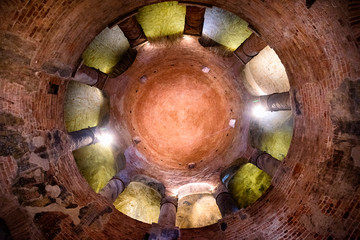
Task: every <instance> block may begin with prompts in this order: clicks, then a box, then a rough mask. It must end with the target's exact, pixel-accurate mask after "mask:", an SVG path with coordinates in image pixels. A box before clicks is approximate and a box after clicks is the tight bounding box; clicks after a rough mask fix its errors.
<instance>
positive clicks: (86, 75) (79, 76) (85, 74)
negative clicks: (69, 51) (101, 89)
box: [72, 64, 107, 86]
mask: <svg viewBox="0 0 360 240" xmlns="http://www.w3.org/2000/svg"><path fill="white" fill-rule="evenodd" d="M72 79H73V80H75V81H77V82H81V83H84V84H87V85H90V86H94V85H98V84H100V83H102V82H105V81H106V79H107V75H106V74H105V73H102V72H100V71H99V70H96V69H94V68H91V67H88V66H86V65H84V64H81V66H80V67H79V68H78V69H77V71H76V73H75V75H74V77H73V78H72Z"/></svg>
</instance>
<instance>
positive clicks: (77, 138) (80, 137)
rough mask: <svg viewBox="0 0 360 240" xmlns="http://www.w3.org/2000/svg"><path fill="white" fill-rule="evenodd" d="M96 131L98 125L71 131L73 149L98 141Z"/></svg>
mask: <svg viewBox="0 0 360 240" xmlns="http://www.w3.org/2000/svg"><path fill="white" fill-rule="evenodd" d="M95 132H96V127H91V128H85V129H81V130H79V131H75V132H70V133H69V136H70V139H71V140H72V142H71V147H70V148H71V151H74V150H76V149H79V148H81V147H84V146H88V145H91V144H93V143H95V141H96V137H95Z"/></svg>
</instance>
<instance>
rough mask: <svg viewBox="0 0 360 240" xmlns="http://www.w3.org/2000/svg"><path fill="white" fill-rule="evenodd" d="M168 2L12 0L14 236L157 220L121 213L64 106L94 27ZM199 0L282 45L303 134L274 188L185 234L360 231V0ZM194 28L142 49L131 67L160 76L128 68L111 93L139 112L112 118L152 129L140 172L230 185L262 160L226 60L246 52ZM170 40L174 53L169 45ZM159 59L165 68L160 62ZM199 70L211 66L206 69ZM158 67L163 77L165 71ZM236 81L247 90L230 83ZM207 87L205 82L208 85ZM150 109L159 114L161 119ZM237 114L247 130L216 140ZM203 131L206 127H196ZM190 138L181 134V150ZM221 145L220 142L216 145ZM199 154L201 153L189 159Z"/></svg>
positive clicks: (9, 210)
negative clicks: (238, 168) (224, 48)
mask: <svg viewBox="0 0 360 240" xmlns="http://www.w3.org/2000/svg"><path fill="white" fill-rule="evenodd" d="M156 2H160V1H151V2H150V1H149V2H145V1H130V0H124V1H108V0H105V1H93V0H84V1H81V2H75V1H55V0H49V1H34V2H27V3H22V2H17V1H3V2H1V3H0V12H1V14H0V15H1V16H0V19H1V21H0V39H1V49H0V52H1V55H0V66H1V68H0V78H1V81H0V130H1V134H0V184H1V188H0V192H1V193H0V200H1V201H0V226H1V227H2V228H1V229H0V236H1V234H3V233H6V232H9V233H10V234H11V236H12V238H13V239H54V238H56V239H79V238H92V239H143V238H144V236H146V234H147V233H148V232H149V231H150V228H151V225H149V224H146V223H143V222H140V221H137V220H135V219H132V218H130V217H128V216H126V215H124V214H122V213H120V212H118V211H117V210H116V209H115V208H114V207H113V206H112V205H110V204H109V203H108V202H107V201H106V200H105V199H104V198H102V197H101V196H99V195H98V194H96V193H95V192H94V191H92V190H91V188H90V187H89V185H88V183H87V182H86V181H85V180H84V178H83V177H82V176H81V175H80V173H79V170H78V168H77V166H76V163H75V161H74V157H73V155H72V154H71V151H70V150H71V146H70V144H69V142H68V136H67V133H66V131H65V126H64V113H63V105H64V98H65V92H66V88H67V85H68V83H69V79H71V78H72V77H73V73H75V72H76V70H77V67H78V66H79V61H80V60H79V59H81V54H82V53H83V52H84V50H85V49H86V47H87V46H88V45H89V43H90V42H91V41H92V40H93V39H94V37H95V36H96V35H97V34H98V33H99V32H100V31H101V30H102V29H104V28H105V27H106V26H108V25H109V24H111V23H112V22H113V21H114V20H115V19H117V18H118V17H119V16H126V15H127V14H129V13H132V12H133V11H135V10H136V9H139V8H140V7H142V6H145V5H148V4H152V3H156ZM180 2H181V1H180ZM306 2H309V1H306ZM193 3H195V4H197V3H201V4H205V5H207V6H216V7H219V8H222V9H225V10H227V11H231V12H233V13H235V14H236V15H238V16H240V17H241V18H242V19H244V20H246V21H247V22H248V23H249V24H250V25H251V26H252V28H254V29H256V31H257V32H258V33H259V34H260V35H261V37H262V38H263V39H264V40H265V41H266V42H267V43H268V44H269V45H270V46H271V47H272V48H273V49H274V50H275V51H276V53H277V54H278V56H279V58H280V59H281V61H282V63H283V64H284V66H285V69H286V73H287V75H288V78H289V82H290V96H291V104H292V109H293V116H294V134H293V139H292V143H291V146H290V149H289V153H288V155H287V156H286V158H285V159H284V161H283V162H282V163H281V165H280V167H279V169H278V170H277V171H276V174H275V176H274V177H273V179H272V183H271V185H272V186H271V187H270V189H269V190H268V192H267V194H266V195H264V196H263V197H262V198H260V199H259V200H258V201H257V202H256V203H254V204H253V205H251V206H249V207H247V208H246V209H241V210H240V211H238V212H235V213H233V214H231V215H228V216H226V217H224V218H223V219H221V220H219V222H218V223H216V224H213V225H210V226H207V227H203V228H197V229H181V230H180V239H356V238H358V237H360V225H359V222H360V215H359V213H360V202H359V199H360V188H359V186H360V158H359V155H360V153H359V152H360V150H359V148H360V147H359V145H360V139H359V135H360V132H359V131H360V130H359V129H360V126H359V121H360V114H359V112H360V110H359V105H360V104H359V102H360V100H359V99H360V97H359V96H360V90H359V89H360V81H359V79H360V64H359V63H360V61H359V60H360V54H359V45H358V42H357V41H358V39H356V37H357V36H358V33H357V32H356V30H357V29H358V25H356V21H354V19H356V17H357V16H358V15H357V14H358V12H356V9H357V8H356V3H355V2H353V1H341V2H335V1H329V2H321V1H315V3H313V4H312V5H309V4H308V5H306V3H305V1H296V2H290V1H287V2H283V3H279V2H274V3H270V2H267V1H260V0H259V1H223V2H219V1H211V0H205V1H194V2H193ZM349 9H350V10H351V11H349ZM354 9H355V10H354ZM350 14H351V15H350ZM349 19H350V20H351V21H349ZM185 40H186V39H184V40H183V41H181V43H175V44H179V47H178V48H171V47H166V46H165V47H159V49H151V48H149V49H146V48H144V49H143V50H139V52H138V56H137V59H139V57H142V60H143V62H146V61H145V60H144V59H145V58H149V59H151V61H152V63H153V64H149V65H148V66H145V65H143V66H142V65H141V64H139V63H137V62H136V60H135V62H134V65H133V66H132V68H130V69H129V70H128V71H127V72H125V73H124V74H123V75H120V77H123V78H141V77H142V76H143V75H146V76H147V77H148V81H147V83H146V84H148V85H149V86H148V87H147V88H146V90H143V89H144V88H143V85H142V83H141V82H140V81H138V82H136V83H135V82H134V83H132V84H129V85H128V86H127V90H126V91H125V90H124V89H123V88H122V87H123V86H124V85H122V84H124V81H123V82H122V83H119V82H118V83H116V82H112V81H115V78H114V79H113V80H109V81H108V82H107V83H106V84H105V85H104V90H105V91H107V92H108V94H109V95H110V97H113V98H114V99H115V100H116V97H121V96H122V95H124V96H126V97H127V101H128V102H127V104H125V108H126V110H128V112H129V114H127V115H126V116H119V115H118V114H119V113H118V112H117V111H116V109H117V108H118V107H119V106H118V105H117V104H113V105H111V109H110V111H111V116H110V123H111V124H112V125H113V126H114V128H115V129H116V128H117V126H116V125H117V124H120V125H121V124H123V123H126V124H128V125H131V124H133V125H134V128H133V129H129V131H130V132H131V135H133V136H138V137H139V138H140V140H141V142H140V143H139V144H137V146H140V147H141V146H142V147H144V146H145V147H146V146H148V147H147V149H144V148H143V149H142V150H141V152H140V153H141V154H139V153H138V152H136V149H131V150H130V152H131V151H132V152H131V154H132V155H133V156H139V155H143V156H144V157H141V158H133V159H132V160H131V162H130V163H129V164H130V167H129V168H128V170H126V171H129V174H130V172H134V173H140V174H147V175H150V176H151V177H157V179H159V180H161V181H162V182H163V183H164V185H165V186H166V187H167V189H168V190H171V188H172V187H173V188H176V187H178V186H180V185H183V184H186V183H188V182H196V181H197V180H198V179H199V180H200V179H201V181H202V182H209V183H216V182H217V181H218V178H219V176H220V174H221V172H222V171H223V170H225V168H226V167H227V166H229V165H230V163H231V161H232V159H233V158H237V157H245V158H249V157H250V155H251V153H252V149H251V148H250V147H248V146H247V143H246V137H243V136H244V134H242V133H247V131H248V129H247V128H246V126H247V121H248V119H246V118H245V117H243V116H242V115H241V113H242V112H243V111H246V106H245V102H246V101H245V99H246V94H243V95H242V93H241V92H243V89H241V87H239V86H237V85H234V84H235V81H233V78H236V77H237V76H239V75H240V73H239V72H237V70H236V68H229V69H225V67H224V66H226V64H228V63H229V62H228V61H234V64H233V65H235V64H240V63H237V62H235V59H234V58H225V57H222V56H218V57H215V58H213V59H209V58H206V57H207V56H208V55H207V54H209V53H208V52H206V51H205V50H204V49H203V48H201V45H200V44H199V43H198V42H197V41H193V38H192V37H189V39H188V41H189V42H188V43H185V42H186V41H185ZM191 41H193V42H191ZM177 49H182V52H187V53H188V54H187V55H186V56H187V58H186V60H187V62H186V65H185V62H184V61H181V59H180V58H178V57H177V52H176V51H177ZM161 51H167V52H168V51H173V52H172V55H168V56H167V57H159V56H162V55H160V53H161ZM172 56H173V57H172ZM200 58H201V59H200ZM225 63H226V64H225ZM137 64H138V65H137ZM188 64H190V65H192V66H191V67H189V65H188ZM204 66H206V67H209V68H210V72H209V73H208V74H205V73H204V72H201V68H202V67H204ZM154 67H156V68H159V69H162V70H161V71H159V72H156V73H154V71H153V68H154ZM170 69H172V70H171V71H172V72H171V73H170V72H168V71H170ZM150 70H151V72H150ZM198 72H199V73H198ZM173 73H175V75H172V76H173V77H176V78H177V79H179V81H177V82H176V83H172V82H171V81H172V78H171V77H170V74H173ZM193 74H198V75H199V76H198V77H197V78H192V77H193ZM201 74H202V75H201ZM224 74H225V75H224ZM154 76H155V77H157V78H159V79H163V81H161V82H156V81H153V82H152V81H151V80H152V79H151V78H152V77H154ZM223 76H226V79H228V81H224V82H221V83H215V82H214V78H215V77H216V78H218V77H223ZM182 79H183V80H182ZM189 83H191V84H192V85H193V87H192V88H189V87H188V85H189ZM203 83H206V84H203ZM172 84H173V85H172ZM216 84H218V85H216ZM168 85H172V86H174V88H173V90H172V88H168V90H166V91H161V88H162V87H164V86H168ZM224 89H225V90H226V89H231V90H233V93H229V94H224V92H220V90H224ZM117 90H118V91H117ZM137 90H138V92H136V91H137ZM195 90H196V91H195ZM116 91H117V92H116ZM121 91H123V92H122V93H121ZM172 91H174V92H172ZM193 91H195V92H196V94H194V93H193ZM180 92H181V94H186V95H187V96H188V98H187V100H182V99H174V97H173V96H174V94H180ZM199 92H201V93H203V94H201V95H197V94H199ZM231 94H234V95H231ZM214 99H216V101H214ZM117 100H120V99H117ZM187 101H199V106H200V107H204V109H203V111H205V109H208V110H209V111H208V112H206V114H204V115H203V114H200V115H198V116H196V117H197V118H198V123H201V124H200V126H199V129H192V127H193V126H192V122H191V121H192V119H191V118H187V117H186V116H187V114H188V112H193V111H194V109H193V106H192V107H189V104H188V102H187ZM212 101H214V102H212ZM115 102H116V101H114V103H115ZM165 102H166V103H169V104H167V105H166V106H165V110H166V111H168V112H169V113H170V112H171V111H172V109H171V106H172V105H176V106H180V107H182V108H183V112H182V113H181V112H180V113H181V114H180V113H179V112H176V113H174V114H175V115H174V116H173V118H172V119H168V118H167V117H166V116H165V115H162V112H161V111H159V110H158V107H161V106H162V104H164V103H165ZM152 103H153V104H152ZM230 109H231V111H230ZM197 110H198V109H197ZM130 111H134V113H136V115H135V116H134V114H133V115H131V114H130ZM145 114H146V116H149V115H150V116H158V117H159V118H155V117H154V118H151V119H149V118H147V117H145ZM170 115H171V114H170ZM233 117H234V118H237V124H238V125H237V127H238V130H237V132H235V131H234V130H232V129H226V130H225V131H224V132H221V134H219V135H216V136H214V137H213V138H212V139H211V141H207V140H206V141H205V140H204V139H206V138H207V137H208V136H209V134H210V133H212V131H215V132H218V131H222V130H223V129H225V128H226V127H227V124H228V120H229V119H231V118H233ZM115 120H116V121H115ZM179 121H184V122H185V123H186V124H185V125H184V127H185V129H184V132H183V133H181V134H180V135H179V134H178V132H176V128H177V127H178V123H179ZM165 122H166V125H163V123H165ZM144 126H150V127H147V128H146V129H145V128H144ZM162 126H163V128H162V129H161V127H162ZM241 126H243V127H241ZM149 129H150V130H151V131H149ZM209 129H211V130H212V131H209ZM169 131H174V134H169ZM197 131H199V134H198V135H196V136H192V135H193V133H196V132H197ZM177 134H178V135H177ZM176 135H177V136H178V137H177V138H175V137H174V136H176ZM159 137H160V138H163V139H167V140H168V142H167V143H166V145H164V146H161V147H158V146H157V145H158V144H159V143H158V142H157V141H158V140H159ZM191 137H194V138H193V139H191V141H194V143H193V144H195V145H196V144H198V151H196V152H192V151H190V150H188V148H187V145H186V144H188V143H189V141H188V140H187V141H185V140H184V141H183V142H182V141H181V139H189V138H191ZM203 143H205V144H206V146H203V145H202V144H203ZM176 144H179V146H177V147H176V148H172V147H171V148H170V146H173V145H176ZM214 149H215V151H216V150H217V149H218V151H217V152H216V153H213V152H212V151H213V150H214ZM168 154H170V155H168ZM178 156H182V157H181V158H180V157H179V158H178V159H177V157H178ZM166 157H168V159H166ZM162 158H164V159H162ZM194 158H195V159H196V160H199V161H195V163H196V165H195V168H191V169H189V167H188V164H189V163H194V161H193V159H194ZM139 159H140V161H139ZM148 159H154V160H148ZM174 159H176V160H177V161H174ZM201 159H203V161H202V162H201ZM161 160H163V161H161ZM164 161H165V162H166V164H165V165H166V166H163V165H164V164H163V162H164ZM179 163H181V164H182V165H179ZM163 167H165V168H163ZM164 169H165V170H164ZM194 172H195V173H196V174H194ZM189 178H191V179H189ZM4 236H5V235H4Z"/></svg>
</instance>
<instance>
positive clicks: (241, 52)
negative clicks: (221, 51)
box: [234, 33, 267, 64]
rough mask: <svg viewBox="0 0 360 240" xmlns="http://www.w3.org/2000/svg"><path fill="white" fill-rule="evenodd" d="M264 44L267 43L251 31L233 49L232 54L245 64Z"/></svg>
mask: <svg viewBox="0 0 360 240" xmlns="http://www.w3.org/2000/svg"><path fill="white" fill-rule="evenodd" d="M266 46H267V43H266V42H265V41H264V40H263V39H262V38H261V37H259V36H257V35H256V34H255V33H253V34H251V35H250V37H249V38H248V39H246V40H245V41H244V42H243V43H242V44H241V45H240V46H239V47H238V48H237V49H236V50H235V52H234V54H235V56H236V57H237V58H238V59H239V60H240V61H241V62H242V63H244V64H246V63H248V62H249V61H250V60H251V59H252V58H253V57H255V56H256V55H257V54H258V53H259V52H260V51H261V50H263V49H264V48H265V47H266Z"/></svg>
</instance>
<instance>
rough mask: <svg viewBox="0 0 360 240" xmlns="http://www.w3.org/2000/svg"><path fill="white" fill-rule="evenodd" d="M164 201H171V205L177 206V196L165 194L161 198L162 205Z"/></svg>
mask: <svg viewBox="0 0 360 240" xmlns="http://www.w3.org/2000/svg"><path fill="white" fill-rule="evenodd" d="M166 203H171V204H172V205H174V206H175V207H176V208H177V206H178V198H177V197H175V196H165V197H163V198H162V199H161V205H160V207H161V206H162V205H164V204H166Z"/></svg>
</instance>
